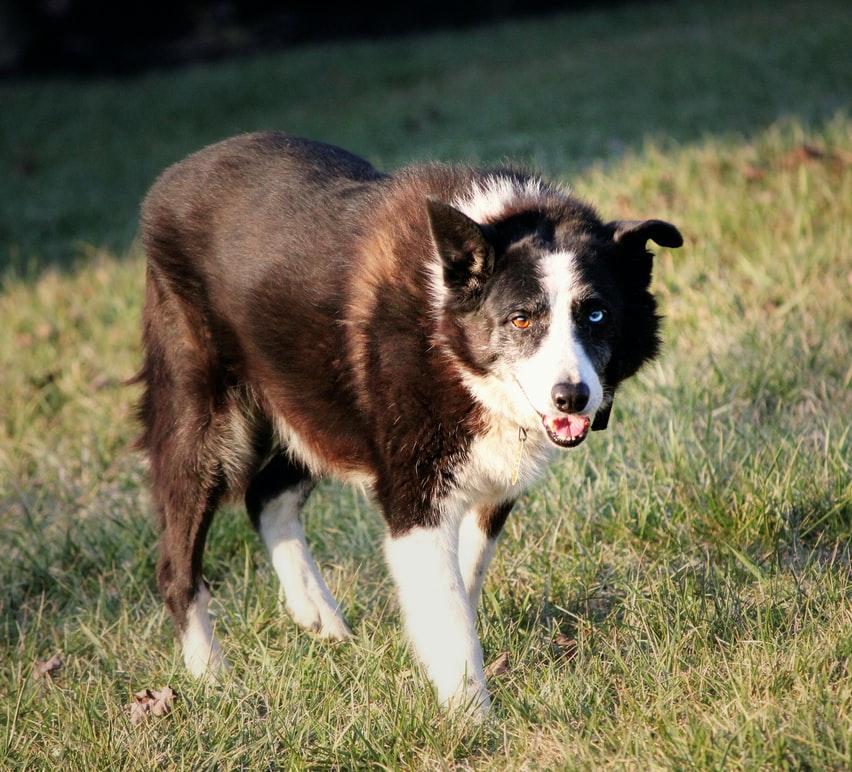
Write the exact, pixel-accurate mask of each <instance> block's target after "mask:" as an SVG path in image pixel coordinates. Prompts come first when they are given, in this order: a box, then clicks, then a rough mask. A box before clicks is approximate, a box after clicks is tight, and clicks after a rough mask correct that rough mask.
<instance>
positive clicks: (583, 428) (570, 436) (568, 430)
mask: <svg viewBox="0 0 852 772" xmlns="http://www.w3.org/2000/svg"><path fill="white" fill-rule="evenodd" d="M547 426H548V428H549V429H550V431H552V432H553V433H554V434H555V435H556V436H557V437H559V438H560V439H563V440H576V439H577V438H578V437H582V436H583V435H584V434H585V433H586V432H587V431H588V429H589V419H588V418H587V417H586V416H584V415H567V416H565V417H564V418H548V419H547Z"/></svg>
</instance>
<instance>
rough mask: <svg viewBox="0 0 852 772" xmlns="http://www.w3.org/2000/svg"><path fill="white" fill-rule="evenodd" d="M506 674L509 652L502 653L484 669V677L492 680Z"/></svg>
mask: <svg viewBox="0 0 852 772" xmlns="http://www.w3.org/2000/svg"><path fill="white" fill-rule="evenodd" d="M508 672H509V652H508V651H504V652H502V653H501V654H499V655H497V659H495V660H494V661H493V662H492V663H491V664H490V665H489V666H488V667H486V668H485V677H486V678H494V676H498V675H503V673H508Z"/></svg>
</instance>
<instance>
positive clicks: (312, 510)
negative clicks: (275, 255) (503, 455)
mask: <svg viewBox="0 0 852 772" xmlns="http://www.w3.org/2000/svg"><path fill="white" fill-rule="evenodd" d="M850 39H852V10H850V7H849V4H848V3H842V2H829V1H828V0H817V2H812V3H808V4H804V3H797V2H793V1H792V0H779V2H761V1H759V0H744V2H741V3H738V4H736V6H734V7H732V6H731V5H730V4H723V3H721V2H713V1H712V0H706V1H705V2H697V3H691V4H687V3H662V2H661V3H652V4H638V3H637V4H624V5H620V6H616V7H612V8H609V9H607V10H606V11H595V10H585V11H580V12H575V13H573V14H567V15H560V16H556V17H553V18H541V19H533V20H523V21H516V22H512V23H506V24H499V25H492V26H488V27H484V28H480V29H476V30H470V31H454V32H442V33H436V34H430V35H427V36H422V37H413V38H403V39H398V40H389V41H384V42H356V43H344V44H328V45H325V46H321V47H309V48H303V49H298V50H293V51H289V52H285V53H275V54H263V55H258V56H256V57H252V58H248V59H242V60H234V61H224V62H219V63H215V64H208V65H197V66H192V67H188V68H184V69H179V70H170V71H165V70H163V71H158V70H155V71H151V72H148V73H145V74H142V75H138V76H135V77H128V78H125V79H122V80H109V79H101V80H95V81H86V80H71V79H68V80H65V79H54V80H31V81H21V82H12V81H6V82H0V105H2V107H1V108H0V202H2V203H0V268H2V274H0V548H2V554H3V559H2V561H0V767H2V768H48V767H50V768H64V769H68V768H79V769H90V768H105V767H108V766H109V767H113V768H130V769H136V768H142V767H150V766H152V765H153V766H162V767H181V768H234V767H244V768H250V769H257V768H303V767H304V768H329V767H331V768H339V767H342V768H353V767H366V766H375V767H382V768H399V767H416V768H428V769H432V768H440V767H461V768H468V767H470V768H477V769H504V768H506V767H511V768H518V767H520V768H527V769H539V768H543V769H598V768H613V769H649V768H668V769H692V768H699V769H717V768H728V769H776V768H781V769H784V768H788V769H838V770H839V769H848V768H850V767H852V672H850V670H851V669H852V668H851V667H850V657H852V541H851V540H850V537H852V483H850V469H849V462H850V444H851V443H850V440H851V439H852V438H850V434H849V426H850V416H852V388H850V385H851V383H850V382H852V356H850V353H852V352H851V351H850V334H852V303H850V297H851V296H852V254H850V248H852V117H850V115H849V112H848V109H849V105H850V98H852V57H850V54H849V40H850ZM258 128H283V129H286V130H288V131H291V132H293V133H297V134H302V135H306V136H311V137H314V138H319V139H324V140H326V141H330V142H334V143H337V144H341V145H343V146H345V147H347V148H349V149H351V150H353V151H355V152H358V153H360V154H362V155H364V156H366V157H368V158H369V159H370V160H371V161H373V162H375V163H376V164H378V165H380V166H382V167H385V168H392V167H394V166H397V165H401V164H403V163H407V162H410V161H414V160H423V159H433V158H434V159H443V160H465V161H475V162H479V161H482V162H495V161H500V160H503V159H507V158H508V159H512V160H516V161H524V162H527V163H530V164H532V165H534V166H536V167H537V168H539V169H541V170H542V171H543V172H544V173H546V174H547V175H550V176H553V177H556V178H559V179H560V180H562V181H564V182H568V183H569V184H570V185H571V186H572V187H573V188H574V189H575V191H576V192H577V193H579V194H580V195H582V196H584V197H586V198H587V199H589V200H590V201H593V202H594V203H595V204H596V205H597V206H598V207H599V208H600V210H601V211H602V212H603V213H604V215H605V216H607V217H611V218H615V217H638V216H647V217H660V218H663V219H669V220H671V221H672V222H674V223H676V224H678V225H679V226H680V227H681V228H682V230H683V232H684V234H685V237H686V244H685V246H684V248H683V249H681V250H678V251H674V252H669V251H666V250H660V254H659V256H658V258H657V260H656V273H655V287H656V291H657V293H658V296H659V300H660V303H661V306H662V308H663V310H664V312H665V315H666V320H665V331H664V338H665V351H664V354H663V356H662V357H661V358H660V359H659V360H658V361H657V362H656V363H654V364H653V365H652V366H649V367H647V368H646V369H645V370H643V371H642V373H641V374H640V375H639V376H638V377H637V378H635V379H634V380H633V382H631V383H630V385H629V386H628V387H627V388H625V389H624V393H623V395H622V396H621V397H620V399H619V401H618V403H617V405H616V409H615V413H614V416H613V420H612V421H611V423H610V430H609V431H608V432H605V433H600V434H595V435H593V436H592V437H591V439H590V441H588V442H587V443H585V444H584V445H583V446H582V447H581V448H579V449H577V450H575V451H571V452H568V453H566V454H564V455H563V456H561V457H560V459H559V460H558V461H557V462H556V463H555V464H554V465H553V467H552V468H551V470H550V471H549V473H548V475H547V476H546V478H545V479H544V480H543V482H542V483H541V484H540V485H539V486H538V487H537V488H535V489H534V490H533V491H532V492H530V493H529V494H528V495H527V496H526V497H525V498H523V499H522V500H521V501H520V502H519V505H518V507H517V508H516V511H515V512H514V513H513V515H512V517H511V518H510V520H509V523H508V525H507V528H506V531H505V532H504V536H503V538H502V544H501V548H500V550H499V551H498V555H497V558H496V560H495V562H494V565H493V567H492V570H491V572H490V574H489V577H488V580H487V582H486V589H485V593H484V602H483V604H482V607H481V610H480V628H481V632H482V638H483V646H484V649H485V658H486V662H490V661H493V660H495V659H496V658H497V657H498V656H499V655H500V654H501V653H503V652H508V653H509V665H508V669H507V671H506V672H504V673H503V674H500V675H497V676H495V677H494V678H493V679H492V681H491V686H492V688H493V692H494V695H495V709H494V712H493V717H492V719H491V720H490V721H489V722H488V723H486V724H485V725H484V726H482V727H480V728H470V727H466V726H464V725H461V724H460V723H458V722H453V721H449V720H446V719H445V718H444V717H443V716H442V714H441V712H440V711H439V709H438V708H437V706H436V704H435V701H434V698H433V697H432V696H431V693H430V691H429V689H428V684H427V683H426V680H425V677H424V675H423V674H422V673H421V672H420V670H419V669H418V666H417V665H416V664H415V662H414V660H413V659H412V658H411V656H410V654H409V652H408V649H407V647H406V645H405V642H404V640H403V637H402V635H401V631H400V626H399V619H398V614H397V609H396V602H395V599H394V597H393V592H392V588H391V585H390V580H389V577H388V575H387V572H386V570H385V568H384V565H383V562H382V559H381V553H380V552H379V551H378V550H377V546H378V544H379V543H380V541H381V538H382V523H381V518H380V516H379V514H378V512H377V511H376V509H375V508H374V506H373V505H372V504H370V503H369V502H368V501H366V500H365V499H363V498H361V497H360V496H359V495H358V494H356V493H355V492H354V491H350V490H348V489H343V488H340V487H338V486H336V485H333V484H330V483H325V484H323V486H321V488H320V489H319V491H318V492H317V493H316V494H315V495H314V497H313V498H312V499H311V501H310V503H309V505H308V508H307V510H306V518H305V519H306V528H307V532H308V538H309V540H310V541H311V543H312V545H313V546H314V549H315V554H316V556H317V559H318V560H319V561H320V563H321V565H322V567H323V571H324V573H325V575H326V578H327V580H328V582H329V585H330V586H331V588H332V590H333V591H334V592H335V594H336V596H337V597H338V599H339V600H340V601H341V603H342V605H343V607H344V611H345V614H346V616H347V618H348V620H349V621H350V623H351V624H352V626H353V629H354V632H355V639H354V641H353V642H352V643H349V644H345V645H329V644H326V643H323V642H321V641H317V640H315V639H313V638H311V637H310V636H309V635H307V634H304V633H302V632H301V631H300V630H299V629H298V628H296V626H295V625H294V624H293V623H292V622H291V621H290V620H289V618H288V617H287V616H286V613H285V612H284V610H283V608H282V605H281V602H280V600H279V597H278V588H277V583H276V580H275V578H274V575H273V572H272V569H271V566H270V563H269V561H268V560H267V558H266V555H265V554H264V553H263V551H262V549H261V545H260V543H259V540H258V538H257V537H256V536H255V534H254V533H253V532H252V530H251V528H250V526H249V523H248V520H247V518H246V517H245V514H244V512H243V511H242V509H241V508H240V507H236V506H234V507H230V508H226V509H224V510H222V511H221V512H220V513H219V516H218V517H217V520H216V522H215V524H214V527H213V529H212V532H211V535H210V538H209V541H208V550H207V557H206V563H205V575H206V577H207V579H208V580H209V581H210V583H211V585H212V587H213V595H214V603H213V612H214V614H215V620H216V626H217V631H218V634H219V636H220V640H222V643H223V645H224V647H225V649H226V652H227V654H228V655H229V657H230V659H231V662H232V663H234V665H235V668H234V672H233V675H232V677H231V678H230V679H229V680H228V681H227V682H225V683H224V684H222V685H220V686H205V685H202V684H198V683H195V682H193V681H192V680H191V679H190V678H189V677H188V676H187V675H185V674H184V672H183V670H182V663H181V661H180V655H179V652H178V650H177V648H176V646H175V644H174V638H173V635H172V629H171V623H170V620H169V619H168V618H167V615H166V613H165V611H164V609H163V607H162V604H161V603H160V601H159V599H158V598H157V595H156V588H155V583H154V564H155V560H156V536H155V533H154V528H153V517H152V515H151V512H150V503H149V499H148V495H147V493H146V486H145V467H144V462H143V460H142V459H141V458H140V457H139V456H138V455H137V454H136V453H135V452H134V451H133V450H132V447H131V445H132V440H133V438H134V435H135V433H136V427H135V426H134V424H133V420H132V404H133V401H134V400H135V399H136V397H137V396H138V394H137V391H136V390H135V388H131V387H126V386H123V385H122V382H123V380H124V379H126V378H127V377H129V376H130V375H131V374H132V373H133V372H134V370H135V369H136V367H137V366H138V363H139V357H140V349H139V318H140V301H141V297H142V287H143V273H144V261H143V257H142V255H141V253H140V249H139V247H138V244H137V243H136V242H135V241H134V234H135V229H136V221H135V217H136V212H137V207H138V202H139V201H140V199H141V197H142V195H143V194H144V191H145V189H146V188H147V186H148V185H149V184H150V183H151V182H152V181H153V179H154V177H155V176H156V174H157V173H158V172H159V171H160V170H161V169H162V168H163V167H165V166H166V165H167V164H169V163H171V162H173V161H175V160H178V159H179V158H180V157H182V156H183V155H185V154H186V153H188V152H190V151H192V150H194V149H197V148H198V147H200V146H202V145H204V144H205V143H207V142H210V141H213V140H215V139H219V138H222V137H224V136H227V135H229V134H232V133H236V132H239V131H247V130H253V129H258ZM54 653H61V656H62V658H63V660H64V667H63V668H62V669H61V670H60V671H58V672H57V673H56V674H55V677H54V678H53V679H52V680H51V679H50V678H49V677H47V678H42V679H38V680H36V679H34V678H33V677H32V669H33V666H34V663H35V662H36V661H37V660H44V659H47V658H49V657H50V656H51V655H53V654H54ZM163 684H170V685H171V686H172V687H173V688H174V689H175V690H176V691H177V692H178V693H179V699H178V700H177V701H176V703H175V708H174V711H173V712H172V713H171V714H170V715H168V716H165V717H161V718H154V717H151V718H149V719H148V720H146V721H145V722H143V723H142V724H140V725H139V726H133V725H132V724H131V723H130V721H129V720H128V715H127V712H126V709H125V707H124V706H125V705H126V704H127V703H129V702H130V700H131V697H132V694H133V692H135V691H137V690H140V689H144V688H146V687H152V688H159V687H160V686H161V685H163Z"/></svg>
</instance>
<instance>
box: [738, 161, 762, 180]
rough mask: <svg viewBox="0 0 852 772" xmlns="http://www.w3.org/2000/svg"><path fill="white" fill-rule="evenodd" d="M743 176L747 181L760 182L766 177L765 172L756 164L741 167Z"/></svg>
mask: <svg viewBox="0 0 852 772" xmlns="http://www.w3.org/2000/svg"><path fill="white" fill-rule="evenodd" d="M743 177H745V178H746V180H747V181H748V182H760V181H762V180H763V179H764V178H765V177H766V173H765V172H764V171H763V169H761V168H760V167H759V166H758V165H757V164H746V165H745V166H744V167H743Z"/></svg>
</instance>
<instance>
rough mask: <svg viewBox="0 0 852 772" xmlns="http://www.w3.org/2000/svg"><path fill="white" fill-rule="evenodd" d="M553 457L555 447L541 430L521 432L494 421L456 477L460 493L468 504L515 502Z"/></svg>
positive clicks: (511, 423) (511, 424) (514, 426)
mask: <svg viewBox="0 0 852 772" xmlns="http://www.w3.org/2000/svg"><path fill="white" fill-rule="evenodd" d="M553 453H554V447H553V444H552V443H551V442H550V441H549V440H548V439H547V437H546V436H545V434H544V432H543V431H542V430H541V429H539V428H538V427H535V428H532V429H529V430H527V431H526V432H524V431H522V430H519V426H518V424H517V423H515V422H514V421H510V420H505V419H493V420H492V423H491V425H490V426H489V428H488V431H487V432H486V433H485V434H483V435H481V436H479V437H477V438H476V439H475V440H474V441H473V442H472V443H471V447H470V454H469V456H468V460H467V462H466V463H465V465H464V467H463V468H462V470H461V471H460V473H459V474H458V476H457V478H456V479H457V480H458V489H459V493H460V494H461V495H462V496H464V497H465V498H467V497H468V496H469V502H468V503H469V504H470V505H476V504H490V503H499V502H501V501H508V500H512V499H516V498H517V497H518V496H520V495H521V494H522V493H523V492H524V491H525V490H526V489H527V488H528V487H529V486H530V485H532V484H533V483H534V482H535V481H536V480H537V479H538V478H539V477H540V476H541V474H542V473H543V472H544V470H545V468H546V466H547V464H548V463H549V462H550V459H551V458H552V456H553Z"/></svg>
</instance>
